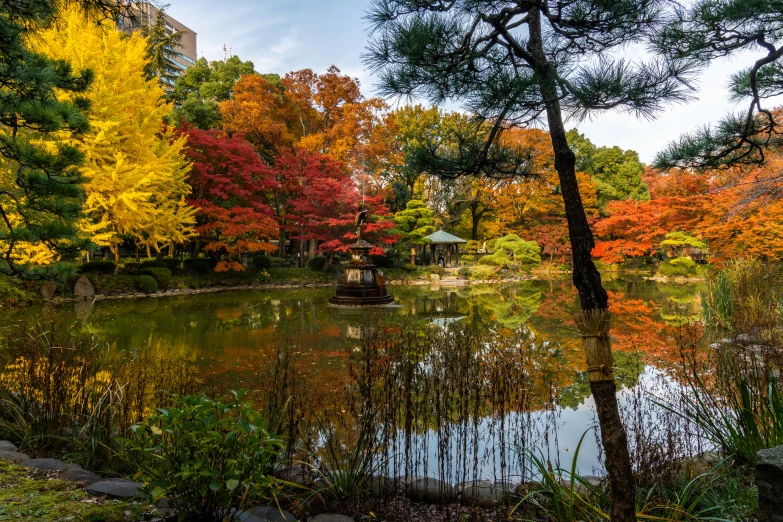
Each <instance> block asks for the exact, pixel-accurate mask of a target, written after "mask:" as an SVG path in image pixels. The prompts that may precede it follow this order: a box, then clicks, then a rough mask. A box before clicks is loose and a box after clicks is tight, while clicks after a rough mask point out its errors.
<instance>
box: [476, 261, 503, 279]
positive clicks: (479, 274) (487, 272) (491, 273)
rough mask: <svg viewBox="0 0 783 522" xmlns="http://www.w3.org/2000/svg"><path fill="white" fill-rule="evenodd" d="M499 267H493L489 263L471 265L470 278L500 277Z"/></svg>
mask: <svg viewBox="0 0 783 522" xmlns="http://www.w3.org/2000/svg"><path fill="white" fill-rule="evenodd" d="M498 278H500V276H499V275H498V271H497V268H493V267H491V266H487V265H477V266H472V267H470V275H468V279H473V280H483V279H498Z"/></svg>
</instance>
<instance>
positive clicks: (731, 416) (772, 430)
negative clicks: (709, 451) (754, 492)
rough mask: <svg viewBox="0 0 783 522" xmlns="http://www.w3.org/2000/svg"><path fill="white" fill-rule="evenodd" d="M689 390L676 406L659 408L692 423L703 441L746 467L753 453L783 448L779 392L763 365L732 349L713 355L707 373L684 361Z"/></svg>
mask: <svg viewBox="0 0 783 522" xmlns="http://www.w3.org/2000/svg"><path fill="white" fill-rule="evenodd" d="M684 366H685V367H686V368H687V369H689V370H687V369H686V371H685V372H684V377H685V379H686V382H687V390H686V391H685V392H684V393H683V394H682V397H681V398H680V400H679V404H674V403H671V402H668V403H662V405H663V406H664V407H666V408H668V409H669V410H671V411H673V412H676V413H677V414H678V415H680V416H682V417H684V418H687V419H691V420H693V421H694V422H695V423H696V424H697V425H698V426H699V428H700V429H701V430H702V432H703V434H704V436H705V437H706V438H707V439H708V440H710V441H712V442H713V443H714V444H716V445H717V446H719V447H720V449H721V450H722V451H723V452H725V453H726V454H729V455H733V456H735V457H736V458H738V459H739V460H740V461H742V462H744V463H746V464H753V463H754V462H755V461H756V452H757V451H759V450H761V449H765V448H771V447H773V446H778V445H781V444H783V390H781V383H779V382H778V380H777V378H776V377H775V375H774V370H773V368H771V367H770V366H768V365H767V364H765V362H764V360H763V359H761V358H759V357H756V356H751V357H742V356H740V355H739V354H738V353H737V348H736V347H733V346H722V347H720V348H716V349H714V351H713V352H712V356H711V358H710V366H711V368H712V371H711V372H709V373H707V372H705V371H703V370H702V369H700V366H699V365H698V364H697V363H696V362H695V361H694V360H693V359H685V361H684Z"/></svg>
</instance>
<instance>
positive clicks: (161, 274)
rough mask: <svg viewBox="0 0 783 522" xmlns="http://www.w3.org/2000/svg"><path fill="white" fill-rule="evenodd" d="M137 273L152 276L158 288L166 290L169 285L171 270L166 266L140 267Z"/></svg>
mask: <svg viewBox="0 0 783 522" xmlns="http://www.w3.org/2000/svg"><path fill="white" fill-rule="evenodd" d="M139 274H141V275H147V276H151V277H153V278H154V279H155V281H157V283H158V288H159V289H160V290H166V289H167V288H168V287H169V283H171V270H169V269H168V268H160V267H154V268H142V269H141V270H139Z"/></svg>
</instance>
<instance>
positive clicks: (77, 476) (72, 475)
mask: <svg viewBox="0 0 783 522" xmlns="http://www.w3.org/2000/svg"><path fill="white" fill-rule="evenodd" d="M57 478H58V479H62V480H69V481H71V482H84V483H85V484H86V485H88V486H89V485H90V484H95V483H96V482H100V481H102V480H103V479H102V478H101V477H99V476H98V475H96V474H95V473H93V472H91V471H87V470H85V469H77V468H68V469H64V470H62V471H61V472H59V473H58V474H57Z"/></svg>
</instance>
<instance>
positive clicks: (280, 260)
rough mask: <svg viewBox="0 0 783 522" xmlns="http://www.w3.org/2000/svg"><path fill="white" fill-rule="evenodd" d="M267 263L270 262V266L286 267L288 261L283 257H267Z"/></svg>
mask: <svg viewBox="0 0 783 522" xmlns="http://www.w3.org/2000/svg"><path fill="white" fill-rule="evenodd" d="M269 261H271V262H272V266H288V265H289V264H291V263H290V261H289V260H288V259H286V258H284V257H275V256H269Z"/></svg>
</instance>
